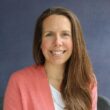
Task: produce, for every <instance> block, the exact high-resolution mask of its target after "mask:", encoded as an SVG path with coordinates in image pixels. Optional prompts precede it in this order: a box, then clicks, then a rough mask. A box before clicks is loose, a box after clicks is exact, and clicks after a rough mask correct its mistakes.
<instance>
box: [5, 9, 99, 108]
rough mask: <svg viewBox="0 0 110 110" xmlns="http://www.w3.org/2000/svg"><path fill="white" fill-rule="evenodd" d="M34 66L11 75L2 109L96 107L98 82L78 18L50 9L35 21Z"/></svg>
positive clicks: (68, 12)
mask: <svg viewBox="0 0 110 110" xmlns="http://www.w3.org/2000/svg"><path fill="white" fill-rule="evenodd" d="M33 56H34V60H35V62H36V64H35V65H32V66H30V67H26V68H24V69H22V70H19V71H17V72H15V73H14V74H12V76H11V78H10V80H9V83H8V86H7V89H6V93H5V98H4V110H15V109H16V110H97V81H96V78H95V75H94V73H93V69H92V65H91V63H90V60H89V56H88V54H87V51H86V46H85V42H84V39H83V34H82V30H81V26H80V23H79V21H78V18H77V17H76V16H75V14H74V13H72V12H71V11H70V10H68V9H65V8H61V7H60V8H49V9H47V10H45V11H44V12H43V13H42V14H41V15H40V17H39V18H38V20H37V24H36V28H35V34H34V43H33Z"/></svg>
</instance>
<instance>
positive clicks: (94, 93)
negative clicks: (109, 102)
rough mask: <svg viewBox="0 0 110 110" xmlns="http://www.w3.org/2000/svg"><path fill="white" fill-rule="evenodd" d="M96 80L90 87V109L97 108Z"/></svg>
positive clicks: (94, 109) (95, 109)
mask: <svg viewBox="0 0 110 110" xmlns="http://www.w3.org/2000/svg"><path fill="white" fill-rule="evenodd" d="M97 98H98V95H97V82H96V83H95V84H94V85H93V87H92V110H97Z"/></svg>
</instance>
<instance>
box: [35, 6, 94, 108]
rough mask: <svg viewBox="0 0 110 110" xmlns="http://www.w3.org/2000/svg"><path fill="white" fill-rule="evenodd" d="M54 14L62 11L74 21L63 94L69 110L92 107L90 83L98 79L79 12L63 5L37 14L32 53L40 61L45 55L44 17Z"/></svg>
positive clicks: (40, 63) (42, 62)
mask: <svg viewBox="0 0 110 110" xmlns="http://www.w3.org/2000/svg"><path fill="white" fill-rule="evenodd" d="M51 15H63V16H65V17H67V18H68V19H69V21H70V23H71V32H72V42H73V50H72V55H71V57H70V58H69V60H68V61H67V62H66V66H65V67H66V68H65V72H64V77H63V81H62V85H61V94H62V97H63V99H64V102H65V105H66V109H67V110H91V108H92V99H91V92H90V85H91V83H92V82H93V83H95V80H94V79H95V78H94V74H93V70H92V65H91V62H90V59H89V56H88V53H87V49H86V45H85V41H84V39H83V33H82V29H81V25H80V22H79V20H78V18H77V17H76V15H75V14H74V13H73V12H72V11H70V10H69V9H66V8H63V7H56V8H48V9H46V10H45V11H44V12H43V13H42V14H41V15H40V17H39V18H38V20H37V23H36V27H35V33H34V42H33V56H34V60H35V62H36V64H37V65H43V64H44V63H45V58H44V55H43V53H42V50H41V43H42V30H43V29H42V28H43V21H44V20H45V19H46V18H47V17H49V16H51Z"/></svg>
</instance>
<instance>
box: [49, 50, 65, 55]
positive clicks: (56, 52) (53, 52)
mask: <svg viewBox="0 0 110 110" xmlns="http://www.w3.org/2000/svg"><path fill="white" fill-rule="evenodd" d="M51 53H52V54H53V55H62V54H63V53H64V51H52V52H51Z"/></svg>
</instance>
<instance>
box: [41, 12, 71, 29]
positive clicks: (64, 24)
mask: <svg viewBox="0 0 110 110" xmlns="http://www.w3.org/2000/svg"><path fill="white" fill-rule="evenodd" d="M46 28H48V29H56V28H59V29H63V28H65V29H71V23H70V21H69V19H68V18H67V17H66V16H64V15H55V14H54V15H50V16H49V17H47V18H46V19H45V20H44V21H43V29H46Z"/></svg>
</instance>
